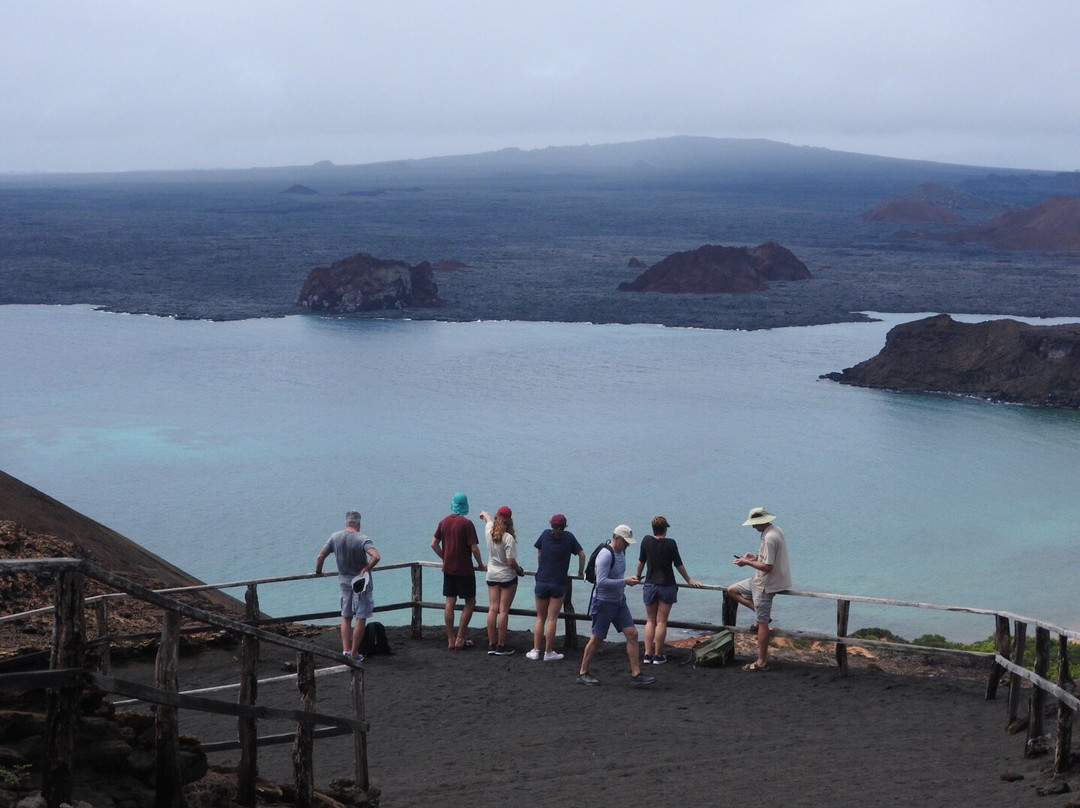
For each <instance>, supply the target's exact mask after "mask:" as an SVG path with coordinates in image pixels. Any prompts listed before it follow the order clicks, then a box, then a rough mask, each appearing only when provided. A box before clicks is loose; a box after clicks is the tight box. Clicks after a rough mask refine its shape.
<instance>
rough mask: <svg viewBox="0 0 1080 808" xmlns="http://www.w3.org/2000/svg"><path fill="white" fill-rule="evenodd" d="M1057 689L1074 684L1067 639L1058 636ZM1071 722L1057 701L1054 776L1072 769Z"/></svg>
mask: <svg viewBox="0 0 1080 808" xmlns="http://www.w3.org/2000/svg"><path fill="white" fill-rule="evenodd" d="M1057 683H1058V687H1060V688H1062V689H1065V688H1067V687H1068V686H1069V685H1072V684H1074V682H1073V678H1072V671H1070V670H1069V638H1068V637H1066V636H1065V635H1064V634H1061V635H1058V681H1057ZM1072 722H1073V711H1072V708H1070V707H1069V706H1068V705H1067V704H1065V702H1063V701H1061V700H1060V699H1059V700H1058V717H1057V730H1058V733H1057V749H1056V750H1055V751H1054V774H1065V773H1066V772H1067V771H1069V769H1070V768H1072Z"/></svg>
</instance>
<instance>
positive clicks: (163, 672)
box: [154, 609, 184, 808]
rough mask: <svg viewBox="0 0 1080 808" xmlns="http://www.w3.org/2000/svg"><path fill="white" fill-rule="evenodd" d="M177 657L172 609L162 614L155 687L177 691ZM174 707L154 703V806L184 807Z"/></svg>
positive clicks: (177, 630)
mask: <svg viewBox="0 0 1080 808" xmlns="http://www.w3.org/2000/svg"><path fill="white" fill-rule="evenodd" d="M179 657H180V613H179V612H174V611H172V610H171V609H170V610H167V611H166V612H165V613H164V614H163V615H162V623H161V644H160V645H159V646H158V652H157V658H156V659H155V661H154V686H155V687H157V688H158V689H159V690H168V691H169V692H170V693H176V692H177V691H179V689H180V684H179V679H178V676H177V670H176V669H177V661H178V659H179ZM176 714H177V709H176V708H175V707H171V706H169V705H166V704H156V705H154V763H155V773H156V774H155V778H154V805H155V808H183V806H184V798H183V795H182V794H181V793H180V785H181V784H180V758H179V752H180V723H179V721H178V720H177V715H176Z"/></svg>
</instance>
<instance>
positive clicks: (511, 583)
mask: <svg viewBox="0 0 1080 808" xmlns="http://www.w3.org/2000/svg"><path fill="white" fill-rule="evenodd" d="M487 585H488V586H497V587H499V588H500V589H509V588H510V587H512V586H517V578H515V579H514V580H512V581H488V582H487Z"/></svg>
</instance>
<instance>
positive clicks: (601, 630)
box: [592, 598, 634, 640]
mask: <svg viewBox="0 0 1080 808" xmlns="http://www.w3.org/2000/svg"><path fill="white" fill-rule="evenodd" d="M632 625H634V618H633V616H631V614H630V607H629V606H627V605H626V598H623V599H622V600H620V601H618V602H615V601H610V600H593V608H592V635H593V636H594V637H596V638H598V639H601V640H602V639H604V638H605V637H607V634H608V629H609V628H610V627H611V626H615V630H616V631H623V630H624V629H626V628H628V627H629V626H632Z"/></svg>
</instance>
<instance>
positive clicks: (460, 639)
mask: <svg viewBox="0 0 1080 808" xmlns="http://www.w3.org/2000/svg"><path fill="white" fill-rule="evenodd" d="M475 608H476V598H469V599H468V600H466V601H465V606H464V607H463V608H462V609H461V625H459V626H458V630H457V640H456V645H457V647H458V648H464V647H465V639H466V638H465V631H466V630H467V629H468V628H469V621H470V620H472V614H473V610H474V609H475Z"/></svg>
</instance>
